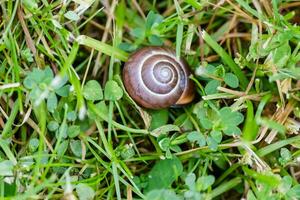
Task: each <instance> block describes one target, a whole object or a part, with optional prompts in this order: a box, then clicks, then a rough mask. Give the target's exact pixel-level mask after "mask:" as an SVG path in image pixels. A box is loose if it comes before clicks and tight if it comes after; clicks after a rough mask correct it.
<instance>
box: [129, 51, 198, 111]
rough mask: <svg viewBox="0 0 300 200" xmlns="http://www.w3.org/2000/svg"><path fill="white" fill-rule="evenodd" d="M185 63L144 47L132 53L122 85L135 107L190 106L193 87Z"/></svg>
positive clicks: (172, 52)
mask: <svg viewBox="0 0 300 200" xmlns="http://www.w3.org/2000/svg"><path fill="white" fill-rule="evenodd" d="M190 74H191V72H190V71H189V69H188V65H187V63H186V61H185V60H184V59H182V58H180V59H178V58H176V53H175V51H174V50H172V49H170V48H167V47H144V48H141V49H139V50H138V51H136V52H135V53H133V54H132V55H131V56H130V57H129V59H128V61H127V62H126V63H125V65H124V69H123V81H124V85H125V88H126V90H127V92H128V94H129V95H130V96H131V97H132V99H133V100H135V101H136V102H137V104H139V105H141V106H143V107H145V108H150V109H161V108H167V107H170V106H180V105H184V104H187V103H190V102H191V101H192V100H193V98H194V84H193V82H192V81H191V80H190V79H189V75H190Z"/></svg>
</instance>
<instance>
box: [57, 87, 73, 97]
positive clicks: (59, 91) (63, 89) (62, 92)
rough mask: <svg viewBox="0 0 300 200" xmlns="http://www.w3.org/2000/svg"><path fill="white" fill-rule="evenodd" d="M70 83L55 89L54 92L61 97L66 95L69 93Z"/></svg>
mask: <svg viewBox="0 0 300 200" xmlns="http://www.w3.org/2000/svg"><path fill="white" fill-rule="evenodd" d="M70 87H71V86H70V85H65V86H63V87H61V88H59V89H57V90H55V93H56V94H57V95H59V96H61V97H67V96H69V93H70Z"/></svg>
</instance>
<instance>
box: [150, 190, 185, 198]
mask: <svg viewBox="0 0 300 200" xmlns="http://www.w3.org/2000/svg"><path fill="white" fill-rule="evenodd" d="M145 199H146V200H170V199H172V200H181V198H179V197H178V196H177V195H176V193H175V192H174V191H173V190H168V189H156V190H151V191H150V192H148V193H147V195H146V198H145Z"/></svg>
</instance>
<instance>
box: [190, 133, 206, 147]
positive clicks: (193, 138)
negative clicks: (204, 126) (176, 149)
mask: <svg viewBox="0 0 300 200" xmlns="http://www.w3.org/2000/svg"><path fill="white" fill-rule="evenodd" d="M187 139H188V140H189V141H190V142H197V144H198V145H199V146H200V147H203V146H205V144H206V140H205V137H204V135H203V134H202V133H200V132H197V131H192V132H190V133H189V134H188V135H187Z"/></svg>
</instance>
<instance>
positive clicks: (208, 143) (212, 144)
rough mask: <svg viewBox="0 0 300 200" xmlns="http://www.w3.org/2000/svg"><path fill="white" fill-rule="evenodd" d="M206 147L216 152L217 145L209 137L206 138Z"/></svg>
mask: <svg viewBox="0 0 300 200" xmlns="http://www.w3.org/2000/svg"><path fill="white" fill-rule="evenodd" d="M206 141H207V145H208V147H209V148H210V149H211V150H212V151H217V150H218V143H217V142H216V141H215V140H214V139H213V138H212V137H210V136H208V137H207V140H206Z"/></svg>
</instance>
